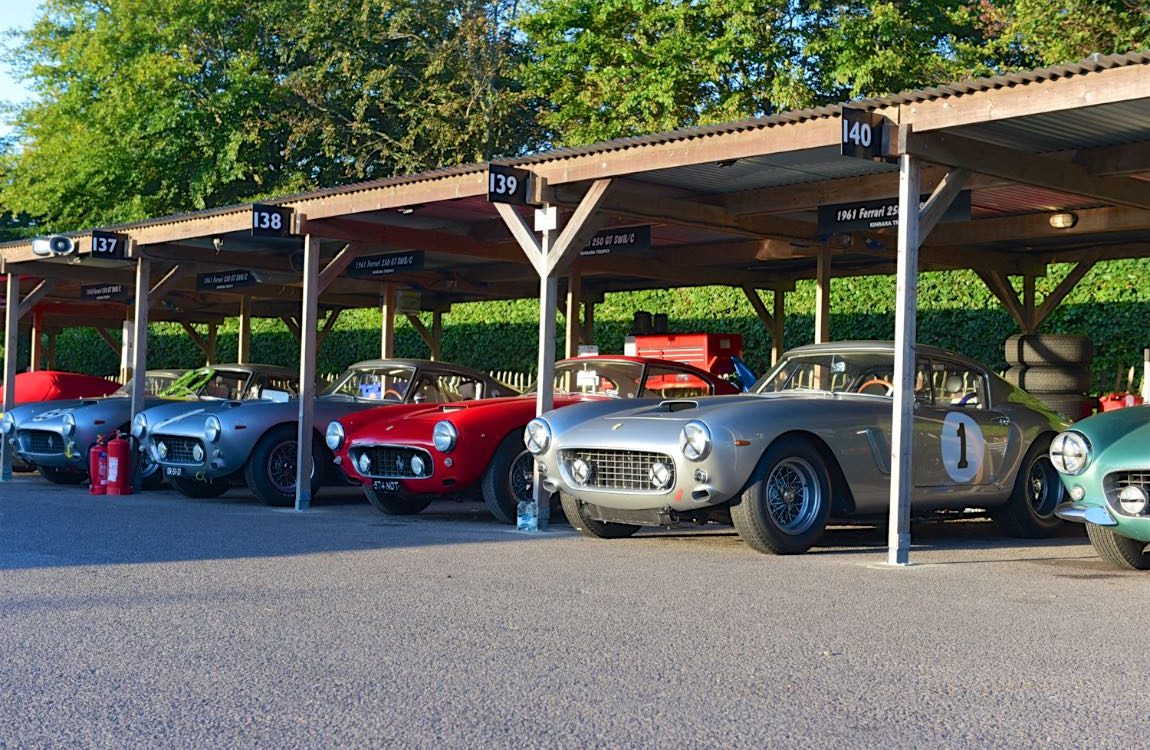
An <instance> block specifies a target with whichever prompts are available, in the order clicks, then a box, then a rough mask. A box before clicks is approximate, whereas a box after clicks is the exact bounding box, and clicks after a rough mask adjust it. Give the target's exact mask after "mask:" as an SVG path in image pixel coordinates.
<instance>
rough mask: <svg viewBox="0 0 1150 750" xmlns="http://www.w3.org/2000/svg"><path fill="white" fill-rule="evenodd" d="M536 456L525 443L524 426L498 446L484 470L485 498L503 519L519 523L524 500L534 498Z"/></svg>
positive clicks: (493, 511)
mask: <svg viewBox="0 0 1150 750" xmlns="http://www.w3.org/2000/svg"><path fill="white" fill-rule="evenodd" d="M534 472H535V458H534V456H532V455H531V453H530V451H528V450H527V448H526V447H524V445H523V430H513V431H512V432H511V434H510V435H508V436H507V437H505V438H503V442H501V443H500V444H499V447H498V448H496V449H495V455H494V456H492V458H491V463H490V464H488V465H487V471H485V472H483V482H482V483H481V484H482V490H483V502H484V503H486V504H487V509H488V510H489V511H491V515H493V516H495V518H496V519H497V520H499V521H501V522H503V523H515V521H516V517H517V516H518V514H519V510H518V509H519V503H520V501H523V500H526V501H527V502H531V501H532V500H533V499H534V496H533V494H532V481H533V478H534Z"/></svg>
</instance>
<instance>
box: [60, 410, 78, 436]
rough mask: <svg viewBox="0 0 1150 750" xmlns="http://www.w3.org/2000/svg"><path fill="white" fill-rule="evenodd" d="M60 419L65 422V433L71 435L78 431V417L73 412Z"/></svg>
mask: <svg viewBox="0 0 1150 750" xmlns="http://www.w3.org/2000/svg"><path fill="white" fill-rule="evenodd" d="M60 421H61V422H63V423H64V430H63V432H64V434H65V435H71V434H72V433H74V432H75V431H76V418H75V417H74V416H72V414H71V413H68V414H65V415H64V418H63V419H61V420H60Z"/></svg>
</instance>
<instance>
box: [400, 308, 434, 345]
mask: <svg viewBox="0 0 1150 750" xmlns="http://www.w3.org/2000/svg"><path fill="white" fill-rule="evenodd" d="M405 317H406V318H407V322H408V323H410V324H411V327H412V328H414V329H415V332H416V333H418V334H419V337H420V338H421V339H423V343H425V344H427V348H428V349H431V348H432V345H433V343H434V339H432V337H431V331H429V330H428V329H427V326H425V325H424V324H423V321H422V320H420V319H419V316H418V315H416V314H415V313H406V314H405Z"/></svg>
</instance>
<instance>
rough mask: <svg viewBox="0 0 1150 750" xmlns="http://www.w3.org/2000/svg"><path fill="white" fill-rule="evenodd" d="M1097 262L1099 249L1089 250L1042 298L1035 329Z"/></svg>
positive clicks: (1035, 320)
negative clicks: (1044, 297)
mask: <svg viewBox="0 0 1150 750" xmlns="http://www.w3.org/2000/svg"><path fill="white" fill-rule="evenodd" d="M1097 262H1098V251H1097V250H1091V251H1089V252H1087V253H1086V255H1084V256H1083V258H1082V260H1080V261H1079V262H1078V263H1077V264H1075V266H1074V268H1072V269H1071V270H1070V273H1068V274H1067V275H1066V278H1064V279H1063V280H1062V281H1061V282H1059V284H1058V286H1056V287H1055V288H1054V290H1053V291H1052V292H1050V294H1047V295H1046V299H1044V300H1042V306H1041V307H1039V308H1038V310H1037V311H1036V312H1035V313H1034V318H1033V323H1034V328H1035V329H1037V328H1038V327H1039V326H1041V325H1042V323H1043V322H1044V321H1045V320H1046V318H1047V317H1049V316H1050V313H1052V312H1054V310H1055V309H1056V308H1057V307H1058V306H1059V305H1060V304H1062V300H1064V299H1066V295H1068V294H1070V291H1071V290H1072V289H1074V287H1075V286H1077V285H1078V282H1080V281H1082V279H1083V277H1085V276H1086V274H1088V273H1090V269H1092V268H1094V265H1095V264H1096V263H1097Z"/></svg>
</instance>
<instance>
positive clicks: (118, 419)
mask: <svg viewBox="0 0 1150 750" xmlns="http://www.w3.org/2000/svg"><path fill="white" fill-rule="evenodd" d="M52 403H53V405H54V406H53V408H51V409H48V410H45V411H41V412H39V413H37V414H35V415H34V416H32V418H31V419H28V420H25V421H23V422H19V423H18V424H17V429H34V430H58V429H61V428H62V427H63V425H64V415H65V414H71V415H72V417H73V418H74V419H75V420H76V425H77V426H78V427H79V426H83V425H85V424H89V425H90V424H91V423H92V422H94V421H101V422H105V423H108V424H107V427H108V428H109V429H111V428H114V427H118V426H119V425H120V423H122V422H127V421H128V418H129V417H130V416H131V413H132V399H130V398H125V397H123V396H116V397H114V398H113V397H108V398H89V399H79V400H76V401H71V402H69V401H54V402H52ZM158 403H162V402H161V401H160V400H158V399H147V400H145V401H144V408H148V407H149V406H150V405H154V404H158ZM70 404H74V405H70Z"/></svg>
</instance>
